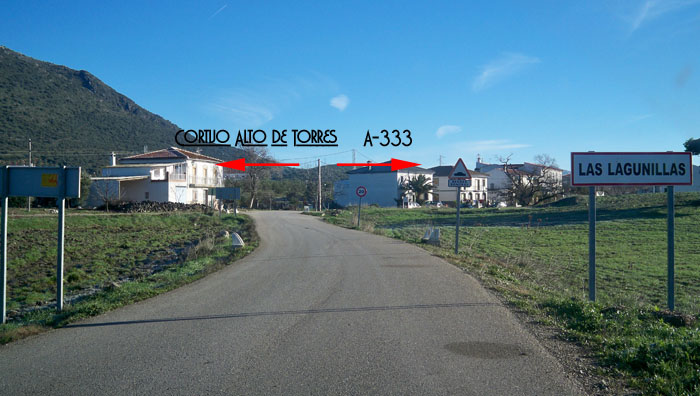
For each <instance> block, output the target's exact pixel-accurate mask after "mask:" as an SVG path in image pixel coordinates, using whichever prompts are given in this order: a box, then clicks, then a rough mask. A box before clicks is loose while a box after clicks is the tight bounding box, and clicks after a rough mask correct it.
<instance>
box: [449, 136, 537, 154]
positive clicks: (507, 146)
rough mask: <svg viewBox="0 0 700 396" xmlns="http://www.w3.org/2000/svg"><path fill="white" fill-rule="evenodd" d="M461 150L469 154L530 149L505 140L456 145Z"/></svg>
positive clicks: (527, 145)
mask: <svg viewBox="0 0 700 396" xmlns="http://www.w3.org/2000/svg"><path fill="white" fill-rule="evenodd" d="M456 146H458V147H459V148H460V149H461V150H463V151H467V152H471V153H486V152H499V151H503V150H513V149H520V148H526V147H531V146H532V145H530V144H524V143H514V142H511V141H510V140H506V139H493V140H476V141H470V142H462V143H459V144H457V145H456Z"/></svg>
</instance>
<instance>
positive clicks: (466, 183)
mask: <svg viewBox="0 0 700 396" xmlns="http://www.w3.org/2000/svg"><path fill="white" fill-rule="evenodd" d="M471 186H472V180H471V179H447V187H471Z"/></svg>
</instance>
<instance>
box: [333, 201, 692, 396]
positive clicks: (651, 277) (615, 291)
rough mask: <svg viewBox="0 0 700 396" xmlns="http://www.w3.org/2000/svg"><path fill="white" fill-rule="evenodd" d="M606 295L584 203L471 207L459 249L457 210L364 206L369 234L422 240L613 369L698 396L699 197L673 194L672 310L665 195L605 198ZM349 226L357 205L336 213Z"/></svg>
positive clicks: (600, 235)
mask: <svg viewBox="0 0 700 396" xmlns="http://www.w3.org/2000/svg"><path fill="white" fill-rule="evenodd" d="M597 207H598V210H597V218H598V223H597V236H596V240H597V255H596V260H597V294H598V301H597V302H596V303H589V302H587V301H586V299H587V297H588V290H587V284H588V208H587V198H583V197H571V198H567V199H566V200H563V201H560V202H558V203H555V204H552V205H549V206H543V207H536V208H501V209H496V208H488V209H462V210H461V228H460V252H459V254H458V255H455V254H454V229H455V227H454V225H455V210H454V209H411V210H406V209H380V208H371V207H370V208H363V210H362V219H361V224H362V228H363V229H364V230H366V231H370V232H375V233H378V234H382V235H386V236H390V237H393V238H398V239H402V240H405V241H408V242H412V243H420V238H421V237H422V236H423V234H424V232H425V230H426V229H427V227H429V226H435V227H439V228H440V230H441V234H442V237H441V246H429V245H425V246H424V247H425V248H426V249H427V250H429V251H431V252H433V253H434V254H436V255H439V256H442V257H444V258H446V259H448V260H450V261H452V262H453V263H455V264H456V265H459V266H461V267H464V268H466V269H467V270H468V271H469V272H470V273H471V274H473V275H474V276H476V277H477V278H479V279H480V280H481V281H482V282H483V283H484V284H485V285H486V286H488V287H491V288H493V289H495V290H497V291H498V292H499V293H500V294H501V295H503V296H504V297H505V298H506V299H507V300H508V301H509V302H510V303H512V304H514V305H516V306H517V307H519V308H521V309H524V310H526V311H528V312H529V313H530V314H532V315H534V316H536V317H538V318H539V319H540V320H542V321H543V322H546V323H549V324H554V325H557V326H559V327H560V328H561V329H563V331H564V334H565V335H566V336H567V337H569V338H571V339H574V340H576V341H577V342H579V343H581V344H583V345H586V346H588V347H590V348H592V350H593V351H594V353H595V354H596V355H597V356H598V360H599V362H600V364H601V366H602V367H604V368H605V371H606V373H607V374H609V375H612V376H621V377H623V378H624V380H625V381H627V382H628V383H629V384H631V385H632V386H635V387H638V388H640V389H642V390H644V391H645V392H648V393H651V394H656V393H660V394H700V385H699V384H700V330H698V328H697V320H696V319H697V316H698V313H699V312H700V265H699V264H700V234H699V233H698V224H700V194H697V193H678V194H676V216H675V221H676V238H675V245H676V250H675V254H676V311H677V312H676V313H673V314H672V313H670V312H664V309H665V308H666V296H667V294H666V293H667V289H666V269H667V265H666V263H667V261H666V258H667V250H666V243H667V239H666V235H667V234H666V215H667V212H666V195H665V194H644V195H626V196H616V197H599V198H598V200H597ZM325 218H326V219H327V221H329V222H331V223H334V224H338V225H343V226H347V227H352V226H354V225H355V224H356V221H357V217H356V212H354V211H341V212H340V213H338V214H337V215H336V216H333V214H332V213H328V214H327V215H326V216H325Z"/></svg>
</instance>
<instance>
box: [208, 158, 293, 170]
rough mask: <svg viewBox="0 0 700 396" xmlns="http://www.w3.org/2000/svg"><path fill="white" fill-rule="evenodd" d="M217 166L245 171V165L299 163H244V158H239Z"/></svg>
mask: <svg viewBox="0 0 700 396" xmlns="http://www.w3.org/2000/svg"><path fill="white" fill-rule="evenodd" d="M217 165H219V166H223V167H224V168H231V169H235V170H239V171H242V172H245V167H246V166H299V164H281V163H276V162H272V163H266V164H246V163H245V158H239V159H237V160H233V161H227V162H222V163H220V164H217Z"/></svg>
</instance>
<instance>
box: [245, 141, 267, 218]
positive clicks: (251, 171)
mask: <svg viewBox="0 0 700 396" xmlns="http://www.w3.org/2000/svg"><path fill="white" fill-rule="evenodd" d="M243 151H244V154H243V156H244V157H245V161H246V162H249V163H254V162H265V161H266V160H268V155H269V154H268V152H267V149H265V148H264V147H245V148H243ZM245 173H246V178H245V184H246V187H248V191H249V192H250V204H249V208H250V209H252V208H253V205H254V204H255V201H256V200H257V199H258V190H259V189H260V184H261V181H262V180H263V179H266V178H268V177H269V175H270V170H269V169H268V168H267V167H263V166H251V167H246V169H245Z"/></svg>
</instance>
